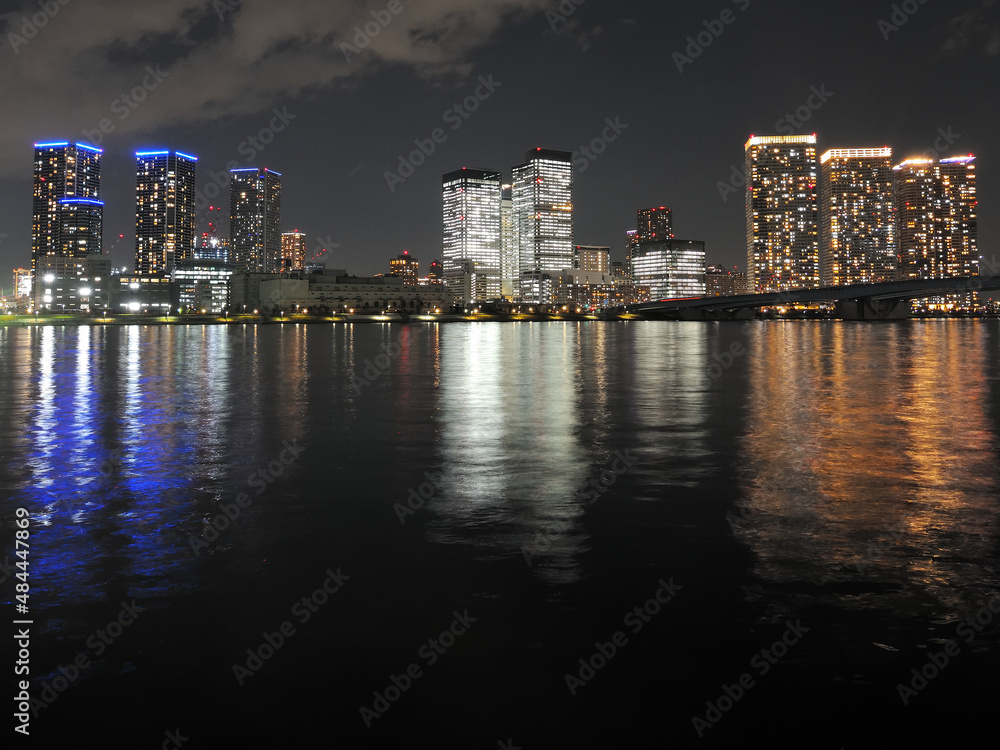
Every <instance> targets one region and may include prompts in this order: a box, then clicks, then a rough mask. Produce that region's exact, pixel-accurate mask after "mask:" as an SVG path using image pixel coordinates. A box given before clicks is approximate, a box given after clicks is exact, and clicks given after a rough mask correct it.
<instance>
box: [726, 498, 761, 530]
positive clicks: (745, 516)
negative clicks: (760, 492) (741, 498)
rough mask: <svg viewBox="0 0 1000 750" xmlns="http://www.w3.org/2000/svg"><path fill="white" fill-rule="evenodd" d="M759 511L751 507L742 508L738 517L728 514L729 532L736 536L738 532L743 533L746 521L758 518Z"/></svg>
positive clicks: (744, 506)
mask: <svg viewBox="0 0 1000 750" xmlns="http://www.w3.org/2000/svg"><path fill="white" fill-rule="evenodd" d="M757 513H758V511H757V509H756V508H751V507H750V506H749V505H743V506H740V515H739V516H736V514H734V513H726V523H728V524H729V530H730V531H732V532H733V534H734V535H735V534H736V533H737V532H740V531H743V524H744V523H745V522H746V521H750V520H751V519H753V518H755V517H756V516H757Z"/></svg>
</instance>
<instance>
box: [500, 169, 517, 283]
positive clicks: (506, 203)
mask: <svg viewBox="0 0 1000 750" xmlns="http://www.w3.org/2000/svg"><path fill="white" fill-rule="evenodd" d="M518 283H519V282H518V256H517V237H516V234H515V232H514V197H513V185H510V184H507V185H504V186H503V187H502V188H501V198H500V295H501V296H502V297H503V298H504V299H506V300H512V299H514V292H515V290H516V289H517V286H518Z"/></svg>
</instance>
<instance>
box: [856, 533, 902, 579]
mask: <svg viewBox="0 0 1000 750" xmlns="http://www.w3.org/2000/svg"><path fill="white" fill-rule="evenodd" d="M883 530H884V531H885V533H884V534H883V535H882V536H880V537H879V538H878V539H876V540H875V541H873V542H869V543H868V548H867V549H866V550H865V554H864V555H862V556H861V557H859V558H858V559H857V560H855V561H854V567H855V568H857V570H858V572H859V573H864V572H865V571H866V570H867V569H868V568H870V567H871V566H872V565H874V564H875V563H876V562H878V561H879V560H881V559H882V558H883V557H884V556H885V551H886V550H887V549H890V548H891V547H893V546H894V545H895V544H896V543H898V542H900V541H901V540H902V539H903V538H904V537H903V534H902V533H901V532H900V531H898V530H897V529H893V528H892V527H891V526H889V525H888V524H886V526H885V527H884V529H883Z"/></svg>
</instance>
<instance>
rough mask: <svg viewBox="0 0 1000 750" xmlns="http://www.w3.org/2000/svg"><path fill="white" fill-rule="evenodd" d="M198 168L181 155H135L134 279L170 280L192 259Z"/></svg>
mask: <svg viewBox="0 0 1000 750" xmlns="http://www.w3.org/2000/svg"><path fill="white" fill-rule="evenodd" d="M197 164H198V159H197V157H194V156H188V155H187V154H182V153H181V152H179V151H137V152H136V154H135V165H136V169H135V272H136V273H138V274H169V273H170V272H171V271H173V268H174V264H175V263H176V262H177V261H178V260H187V259H189V258H191V257H193V254H194V240H195V231H194V225H195V216H194V203H195V174H196V167H197Z"/></svg>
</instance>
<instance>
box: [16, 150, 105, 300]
mask: <svg viewBox="0 0 1000 750" xmlns="http://www.w3.org/2000/svg"><path fill="white" fill-rule="evenodd" d="M32 193H33V202H32V218H31V269H32V278H33V279H35V280H40V279H42V278H45V277H46V276H52V275H53V274H55V275H59V276H60V277H62V276H63V275H65V274H69V275H71V276H72V275H78V274H79V273H82V271H83V266H82V262H77V261H82V259H83V258H85V257H86V256H87V255H92V254H95V253H100V252H101V232H102V219H103V211H104V204H103V203H102V202H101V200H100V197H101V195H100V194H101V150H100V149H98V148H94V147H93V146H87V145H85V144H83V143H76V144H70V143H67V142H62V143H36V144H35V161H34V183H33V191H32ZM74 269H76V270H74ZM36 286H39V285H36ZM35 298H36V299H35V309H40V308H41V307H42V306H43V305H42V302H43V301H42V299H41V290H40V286H39V289H38V293H37V294H35Z"/></svg>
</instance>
